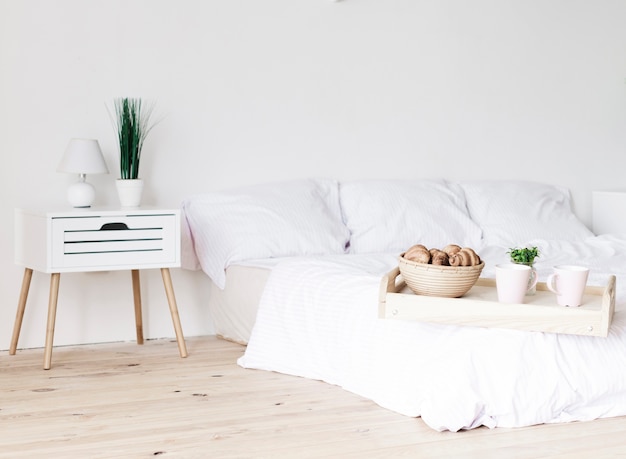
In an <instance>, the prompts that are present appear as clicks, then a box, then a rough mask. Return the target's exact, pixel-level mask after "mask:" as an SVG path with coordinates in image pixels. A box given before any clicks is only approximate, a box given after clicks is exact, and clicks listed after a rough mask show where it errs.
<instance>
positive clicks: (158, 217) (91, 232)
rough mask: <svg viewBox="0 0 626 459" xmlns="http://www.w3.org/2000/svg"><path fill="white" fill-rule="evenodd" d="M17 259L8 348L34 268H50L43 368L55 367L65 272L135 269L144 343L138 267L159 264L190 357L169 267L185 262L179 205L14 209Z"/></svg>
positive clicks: (138, 325) (14, 347)
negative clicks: (20, 272)
mask: <svg viewBox="0 0 626 459" xmlns="http://www.w3.org/2000/svg"><path fill="white" fill-rule="evenodd" d="M15 262H16V263H17V264H19V265H23V266H24V267H25V269H24V278H23V281H22V289H21V292H20V297H19V302H18V307H17V314H16V316H15V324H14V327H13V336H12V338H11V346H10V348H9V354H11V355H14V354H15V352H16V350H17V342H18V339H19V335H20V329H21V327H22V319H23V317H24V310H25V309H26V300H27V298H28V290H29V288H30V281H31V279H32V275H33V270H35V271H39V272H43V273H50V274H51V276H50V296H49V301H48V322H47V327H46V343H45V351H44V369H46V370H48V369H50V366H51V362H52V345H53V341H54V324H55V319H56V309H57V299H58V294H59V281H60V279H61V273H68V272H85V271H113V270H130V271H131V276H132V285H133V299H134V304H135V324H136V329H137V343H138V344H143V324H142V313H141V292H140V283H139V270H140V269H150V268H159V269H161V275H162V277H163V284H164V285H165V293H166V295H167V300H168V303H169V308H170V313H171V315H172V322H173V323H174V331H175V332H176V339H177V342H178V350H179V353H180V356H181V357H187V348H186V346H185V340H184V337H183V332H182V327H181V325H180V318H179V316H178V307H177V305H176V298H175V296H174V288H173V286H172V278H171V277H170V271H169V268H174V267H180V211H179V210H171V209H158V208H143V207H141V208H137V209H106V208H102V209H98V208H88V209H68V210H64V211H59V212H49V211H30V210H23V209H16V211H15Z"/></svg>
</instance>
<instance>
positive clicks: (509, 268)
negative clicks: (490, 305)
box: [496, 263, 537, 304]
mask: <svg viewBox="0 0 626 459" xmlns="http://www.w3.org/2000/svg"><path fill="white" fill-rule="evenodd" d="M536 285H537V271H535V269H534V268H531V267H530V266H527V265H518V264H514V263H508V264H502V265H496V289H497V291H498V301H499V302H500V303H518V304H519V303H523V302H524V297H525V296H526V292H528V291H529V290H530V289H532V288H533V287H534V286H536Z"/></svg>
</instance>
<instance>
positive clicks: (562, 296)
mask: <svg viewBox="0 0 626 459" xmlns="http://www.w3.org/2000/svg"><path fill="white" fill-rule="evenodd" d="M588 277H589V268H585V267H584V266H574V265H561V266H555V267H554V273H553V274H550V275H549V276H548V280H547V281H546V286H547V287H548V289H549V290H551V291H552V292H554V293H556V302H557V303H558V304H559V305H561V306H573V307H576V306H580V305H581V304H582V301H583V294H584V292H585V287H586V286H587V278H588Z"/></svg>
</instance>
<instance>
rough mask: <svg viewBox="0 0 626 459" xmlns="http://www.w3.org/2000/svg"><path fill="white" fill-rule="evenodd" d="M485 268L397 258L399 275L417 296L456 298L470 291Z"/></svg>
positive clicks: (483, 264) (482, 262)
mask: <svg viewBox="0 0 626 459" xmlns="http://www.w3.org/2000/svg"><path fill="white" fill-rule="evenodd" d="M484 266H485V262H484V261H481V263H480V264H479V265H476V266H440V265H430V264H425V263H417V262H415V261H411V260H407V259H405V258H404V257H403V256H402V255H400V257H399V265H398V267H399V268H400V273H401V274H402V278H403V279H404V281H405V282H406V285H408V286H409V288H410V289H411V290H413V292H414V293H416V294H417V295H428V296H443V297H447V298H458V297H460V296H463V295H465V294H466V293H467V292H468V291H469V289H471V288H472V287H473V286H474V284H475V283H476V281H477V280H478V278H479V277H480V273H481V272H482V270H483V267H484Z"/></svg>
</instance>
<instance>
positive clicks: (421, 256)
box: [404, 244, 430, 264]
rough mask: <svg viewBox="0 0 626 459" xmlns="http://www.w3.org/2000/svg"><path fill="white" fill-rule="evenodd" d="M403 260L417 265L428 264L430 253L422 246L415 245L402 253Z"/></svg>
mask: <svg viewBox="0 0 626 459" xmlns="http://www.w3.org/2000/svg"><path fill="white" fill-rule="evenodd" d="M404 258H406V259H407V260H411V261H415V262H417V263H426V264H428V263H430V252H429V251H428V249H427V248H426V247H425V246H423V245H422V244H416V245H414V246H412V247H411V248H409V250H407V251H406V252H405V253H404Z"/></svg>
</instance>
